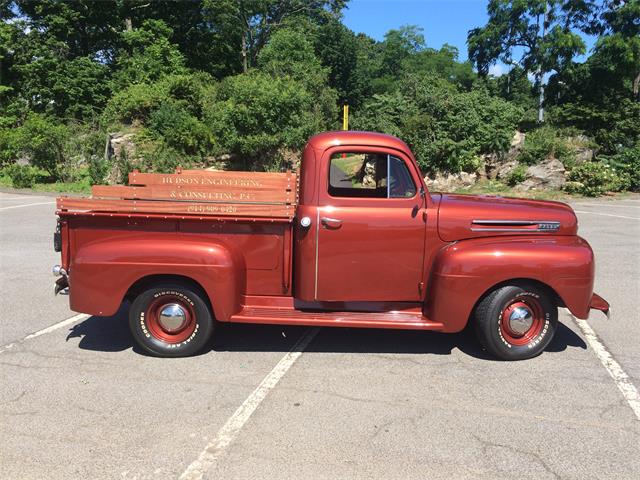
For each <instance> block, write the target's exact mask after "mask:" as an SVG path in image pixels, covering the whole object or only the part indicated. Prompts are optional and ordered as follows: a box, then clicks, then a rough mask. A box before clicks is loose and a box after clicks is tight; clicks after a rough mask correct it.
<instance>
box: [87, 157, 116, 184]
mask: <svg viewBox="0 0 640 480" xmlns="http://www.w3.org/2000/svg"><path fill="white" fill-rule="evenodd" d="M88 164H89V169H88V174H89V183H90V184H91V185H100V184H101V183H104V181H105V178H106V177H107V174H108V173H109V170H110V169H111V162H109V161H108V160H105V159H104V158H102V157H98V156H95V155H94V156H92V157H90V158H89V161H88Z"/></svg>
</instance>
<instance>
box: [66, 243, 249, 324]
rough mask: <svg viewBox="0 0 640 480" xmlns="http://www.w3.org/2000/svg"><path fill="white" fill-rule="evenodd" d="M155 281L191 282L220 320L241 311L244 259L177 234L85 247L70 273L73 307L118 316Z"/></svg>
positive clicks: (225, 247)
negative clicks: (129, 298) (132, 295)
mask: <svg viewBox="0 0 640 480" xmlns="http://www.w3.org/2000/svg"><path fill="white" fill-rule="evenodd" d="M153 275H165V276H179V277H186V278H189V279H191V280H193V281H194V282H196V283H198V284H199V285H200V286H201V287H202V288H203V289H204V291H205V293H206V294H207V295H208V297H209V300H210V302H211V306H212V308H213V311H214V314H215V316H216V318H217V319H218V320H222V321H224V320H227V319H228V318H229V317H230V316H231V315H233V314H234V313H237V312H238V311H239V310H240V308H241V295H242V293H243V292H244V291H245V285H246V268H245V265H244V258H243V257H242V255H240V254H239V253H238V252H236V251H235V249H234V248H233V246H232V245H227V244H225V243H223V242H216V241H211V240H209V241H206V242H205V241H201V240H198V239H195V238H193V239H188V238H185V237H184V236H183V237H181V238H180V240H179V241H178V240H177V238H176V236H175V233H170V232H169V233H164V232H162V233H161V232H155V233H153V234H149V233H147V234H140V233H132V234H131V235H127V236H126V237H124V238H122V237H120V236H119V237H118V238H113V237H111V238H109V237H106V238H105V239H104V240H98V241H93V242H88V243H86V244H84V245H81V246H80V247H79V248H78V250H77V252H76V254H75V255H74V258H73V261H72V263H71V267H70V270H69V283H70V305H71V309H72V310H74V311H77V312H84V313H89V314H91V315H100V316H108V315H113V314H114V313H116V311H117V310H118V308H119V307H120V304H121V303H122V300H123V299H124V296H125V295H126V293H127V291H128V290H129V289H130V288H131V286H132V285H133V284H134V283H136V282H137V281H139V280H140V279H143V278H144V277H148V276H153Z"/></svg>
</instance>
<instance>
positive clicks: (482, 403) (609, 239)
mask: <svg viewBox="0 0 640 480" xmlns="http://www.w3.org/2000/svg"><path fill="white" fill-rule="evenodd" d="M573 207H574V208H575V210H576V211H577V212H578V213H577V214H578V217H579V221H580V234H581V235H582V236H584V237H585V238H586V239H587V240H588V241H589V242H590V244H591V246H592V247H593V249H594V251H595V253H596V259H597V262H598V263H597V279H596V292H598V293H599V294H600V295H602V296H603V297H604V298H605V299H607V300H608V301H609V302H610V303H611V305H612V316H611V319H610V320H607V319H606V318H605V316H604V315H602V314H600V313H599V312H595V313H593V314H592V316H591V318H590V319H589V320H588V321H587V322H583V323H580V324H579V323H577V322H576V321H575V320H574V319H573V318H572V317H571V316H570V315H569V314H568V313H566V312H565V311H562V312H561V316H560V318H561V321H562V326H561V328H560V330H559V332H558V334H557V336H556V338H555V340H554V342H553V343H552V344H551V346H550V347H549V348H548V350H547V351H546V352H545V353H544V354H543V355H541V356H539V357H537V358H535V359H532V360H528V361H524V362H515V363H507V362H500V361H494V360H492V359H490V358H487V356H486V355H485V354H484V353H483V351H482V350H481V349H480V348H479V347H478V345H477V344H476V341H475V339H474V338H473V336H472V335H471V334H469V333H466V332H463V333H461V334H457V335H443V334H436V333H430V332H409V331H384V330H359V329H328V328H327V329H321V330H319V331H318V330H315V329H306V328H282V327H271V326H251V325H223V326H221V327H220V329H219V331H218V333H217V336H216V338H215V340H214V341H213V343H212V345H211V349H210V351H207V352H206V353H204V354H202V355H199V356H197V357H193V358H186V359H156V358H151V357H148V356H145V355H144V354H142V353H141V352H140V351H139V350H138V349H137V348H135V347H132V340H131V337H130V334H129V331H128V327H127V325H126V319H125V317H126V312H125V310H126V308H123V309H122V311H121V312H120V313H119V314H118V315H116V316H114V317H110V318H98V317H87V316H76V314H75V313H74V312H71V311H70V310H69V309H68V306H67V298H66V297H55V298H54V297H53V292H52V289H53V277H52V276H51V274H50V268H51V266H52V265H54V264H55V263H59V257H58V255H57V254H55V253H54V252H53V249H52V241H51V234H52V232H53V229H54V226H55V217H54V198H53V197H47V196H31V195H20V194H15V193H0V231H1V232H0V235H1V239H0V246H1V249H0V262H1V269H2V275H1V276H0V289H1V290H2V292H3V295H2V312H3V315H2V318H1V320H0V321H1V322H2V323H1V328H0V345H1V346H0V380H1V384H2V388H1V389H0V465H1V468H0V478H7V479H16V478H20V479H42V478H51V479H75V478H114V479H147V478H154V479H155V478H158V479H164V478H167V479H172V478H183V479H188V480H192V479H195V478H200V477H202V478H205V479H218V478H223V479H236V478H237V479H245V478H255V479H271V478H273V479H282V478H319V479H325V478H327V479H329V478H340V479H345V478H349V479H351V478H380V479H396V478H397V479H407V478H416V479H439V478H443V479H445V478H446V479H457V478H474V479H475V478H486V479H496V478H505V479H507V478H509V479H512V478H522V479H528V478H532V479H542V478H562V479H586V478H616V479H635V478H638V476H639V472H640V398H638V397H637V395H638V391H637V389H638V388H640V347H639V345H640V333H639V332H640V326H639V323H640V310H639V309H638V306H637V302H638V299H639V298H640V273H639V272H640V196H630V197H626V198H624V199H621V200H609V199H598V200H579V201H578V200H576V201H574V202H573ZM68 319H70V320H68ZM634 392H635V393H634ZM634 395H635V397H634ZM634 399H635V400H634ZM634 402H635V403H634ZM634 408H635V410H634Z"/></svg>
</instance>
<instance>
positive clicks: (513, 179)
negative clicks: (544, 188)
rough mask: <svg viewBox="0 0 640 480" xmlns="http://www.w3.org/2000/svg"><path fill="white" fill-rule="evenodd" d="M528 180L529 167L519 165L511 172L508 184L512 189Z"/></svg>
mask: <svg viewBox="0 0 640 480" xmlns="http://www.w3.org/2000/svg"><path fill="white" fill-rule="evenodd" d="M526 178H527V166H526V165H522V164H520V165H517V166H516V168H514V169H513V170H511V172H510V173H509V175H508V176H507V184H508V185H509V186H511V187H514V186H516V185H518V184H519V183H522V182H524V181H525V180H526Z"/></svg>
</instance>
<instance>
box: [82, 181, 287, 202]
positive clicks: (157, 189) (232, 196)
mask: <svg viewBox="0 0 640 480" xmlns="http://www.w3.org/2000/svg"><path fill="white" fill-rule="evenodd" d="M91 194H92V195H93V197H94V198H123V199H146V200H179V201H195V202H197V201H206V202H214V201H217V202H225V203H272V204H278V203H280V204H286V203H289V204H293V203H295V200H296V194H295V192H293V191H289V190H285V189H284V188H282V186H272V185H269V186H265V187H262V188H260V189H257V188H252V189H250V188H246V187H239V186H235V185H234V186H229V187H211V186H208V185H150V186H140V187H138V186H133V187H125V186H121V185H94V186H93V187H92V188H91Z"/></svg>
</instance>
